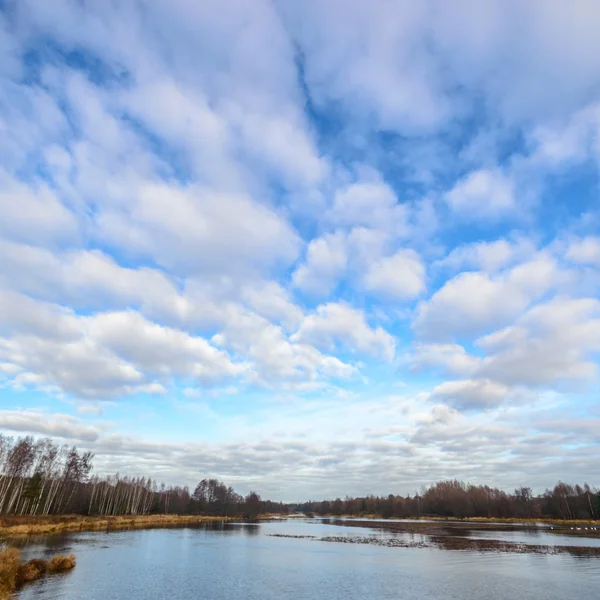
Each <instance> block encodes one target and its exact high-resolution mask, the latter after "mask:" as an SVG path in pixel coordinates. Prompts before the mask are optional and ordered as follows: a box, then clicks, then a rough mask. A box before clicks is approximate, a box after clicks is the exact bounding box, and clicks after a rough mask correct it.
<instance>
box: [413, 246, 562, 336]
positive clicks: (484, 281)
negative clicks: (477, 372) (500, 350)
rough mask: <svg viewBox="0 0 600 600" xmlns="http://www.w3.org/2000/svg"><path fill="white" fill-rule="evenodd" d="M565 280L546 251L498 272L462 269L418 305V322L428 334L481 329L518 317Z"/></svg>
mask: <svg viewBox="0 0 600 600" xmlns="http://www.w3.org/2000/svg"><path fill="white" fill-rule="evenodd" d="M563 280H564V275H563V274H562V273H561V271H560V269H559V267H558V265H557V263H556V261H555V260H554V259H553V258H552V257H551V256H549V255H548V254H544V253H540V254H538V255H537V256H535V257H534V258H533V259H532V260H531V261H529V262H526V263H522V264H520V265H518V266H516V267H514V268H512V269H509V270H506V271H503V272H501V273H499V274H497V275H494V276H490V275H488V274H487V273H482V272H465V273H461V274H459V275H457V276H456V277H454V278H453V279H451V280H449V281H448V282H446V283H445V284H444V285H443V286H442V287H441V288H440V289H439V290H438V291H437V292H436V293H435V294H433V296H432V297H431V299H430V300H429V301H427V302H422V303H421V304H420V305H419V308H418V311H417V317H416V319H415V322H414V327H415V330H416V331H417V333H418V334H419V335H421V336H423V337H425V338H428V339H442V340H443V339H447V338H450V337H452V336H456V335H470V334H477V333H482V332H485V331H486V330H489V329H491V328H494V327H498V326H501V325H503V324H506V323H508V322H510V321H511V320H512V319H514V318H516V317H518V316H519V314H520V313H521V312H522V311H523V310H525V309H526V308H527V307H528V306H529V305H530V304H531V303H532V302H534V301H535V300H536V299H538V298H540V297H541V296H543V295H544V294H545V293H546V292H548V291H549V290H550V289H552V288H553V287H555V286H556V285H558V284H559V283H560V282H561V281H563Z"/></svg>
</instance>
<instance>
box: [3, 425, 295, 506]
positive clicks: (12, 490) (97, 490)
mask: <svg viewBox="0 0 600 600" xmlns="http://www.w3.org/2000/svg"><path fill="white" fill-rule="evenodd" d="M92 458H93V456H92V454H91V452H79V451H78V450H77V448H76V447H75V446H73V447H68V446H59V445H58V444H56V443H55V442H53V441H52V440H51V439H48V438H46V439H39V440H35V439H34V438H32V437H19V438H16V439H14V438H12V437H7V436H3V435H1V434H0V515H32V516H33V515H37V516H44V515H63V514H82V515H100V516H107V515H148V514H159V513H165V514H166V513H168V514H188V515H189V514H192V515H193V514H198V515H212V516H223V517H231V516H233V517H235V516H239V517H244V518H254V517H256V516H257V515H259V514H265V513H283V512H286V511H287V510H288V509H287V506H285V505H283V504H281V503H279V502H270V501H268V500H262V499H261V498H260V496H259V495H258V494H257V493H256V492H250V493H249V494H248V495H247V496H245V497H244V496H241V495H240V494H238V493H236V492H235V491H234V490H233V488H231V487H228V486H226V485H225V484H224V483H222V482H220V481H218V480H216V479H203V480H202V481H200V483H198V485H197V486H196V488H195V489H194V491H193V492H190V490H189V489H188V488H187V487H177V486H176V487H167V486H165V485H164V484H163V483H161V484H159V483H158V482H157V481H155V480H153V479H151V478H147V479H146V478H144V477H127V476H121V475H119V474H117V475H114V476H108V477H97V476H92V475H91V472H92Z"/></svg>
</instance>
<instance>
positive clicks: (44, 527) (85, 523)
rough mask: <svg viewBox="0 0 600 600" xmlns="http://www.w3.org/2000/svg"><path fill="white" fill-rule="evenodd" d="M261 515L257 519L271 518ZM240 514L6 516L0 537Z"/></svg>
mask: <svg viewBox="0 0 600 600" xmlns="http://www.w3.org/2000/svg"><path fill="white" fill-rule="evenodd" d="M270 518H272V517H270V516H266V515H265V516H261V517H259V519H270ZM238 520H240V518H239V517H235V518H234V517H207V516H198V515H138V516H106V517H84V516H80V515H63V516H51V517H36V516H34V517H27V516H6V517H2V518H0V538H11V537H22V536H28V535H48V534H53V533H69V532H75V531H113V530H121V529H152V528H160V527H174V526H177V525H193V524H197V523H207V522H223V521H226V522H230V521H238Z"/></svg>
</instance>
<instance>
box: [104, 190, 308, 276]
mask: <svg viewBox="0 0 600 600" xmlns="http://www.w3.org/2000/svg"><path fill="white" fill-rule="evenodd" d="M232 215H235V218H232ZM97 223H98V227H99V231H100V233H101V234H102V235H103V236H104V237H105V239H107V240H109V241H110V242H111V243H112V244H113V245H114V246H116V247H121V248H124V249H125V250H127V251H129V252H134V253H137V254H140V255H142V256H145V257H150V258H153V259H154V260H155V261H156V262H157V263H159V264H161V265H162V266H164V267H166V268H168V269H171V270H172V271H174V272H176V273H181V274H194V273H199V272H209V273H215V272H218V273H223V272H226V273H231V272H233V273H236V272H238V273H239V272H242V273H243V272H244V271H245V270H258V271H260V270H263V269H268V268H270V267H274V266H277V265H280V264H283V265H287V264H289V263H290V262H292V261H293V260H294V259H295V258H296V256H297V254H298V250H299V244H300V242H299V238H298V235H297V234H296V232H295V231H294V230H293V228H292V227H291V226H290V225H289V224H288V223H287V222H286V220H285V219H284V218H283V217H281V216H280V215H278V214H277V213H276V212H274V211H273V210H271V209H270V208H268V207H266V206H263V205H260V204H258V203H256V202H254V201H253V200H252V199H251V198H250V197H248V196H245V195H234V194H221V193H216V192H214V191H211V190H208V189H203V188H197V187H187V188H182V187H178V186H177V187H171V186H168V185H166V184H153V185H145V186H143V187H142V188H141V189H139V190H138V195H137V199H136V201H135V202H134V203H130V204H129V205H127V206H123V207H122V210H120V211H114V210H107V211H105V212H103V213H102V214H100V215H99V216H98V219H97Z"/></svg>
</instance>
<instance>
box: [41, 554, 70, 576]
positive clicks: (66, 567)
mask: <svg viewBox="0 0 600 600" xmlns="http://www.w3.org/2000/svg"><path fill="white" fill-rule="evenodd" d="M76 564H77V560H76V559H75V555H74V554H69V555H67V556H64V555H63V554H59V555H58V556H53V557H52V558H51V559H50V560H49V561H48V571H49V572H50V573H64V572H65V571H70V570H71V569H74V568H75V565H76Z"/></svg>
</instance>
